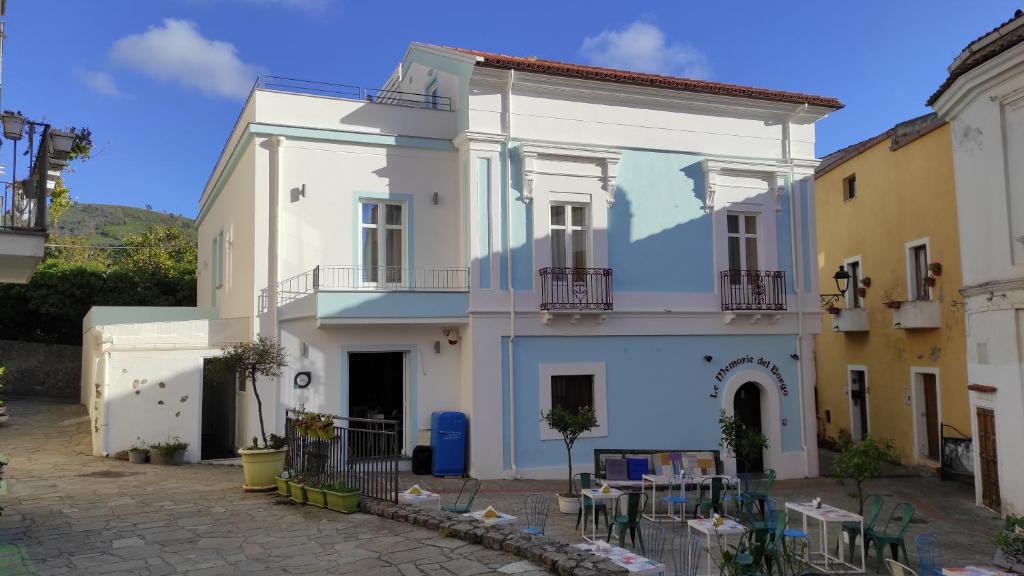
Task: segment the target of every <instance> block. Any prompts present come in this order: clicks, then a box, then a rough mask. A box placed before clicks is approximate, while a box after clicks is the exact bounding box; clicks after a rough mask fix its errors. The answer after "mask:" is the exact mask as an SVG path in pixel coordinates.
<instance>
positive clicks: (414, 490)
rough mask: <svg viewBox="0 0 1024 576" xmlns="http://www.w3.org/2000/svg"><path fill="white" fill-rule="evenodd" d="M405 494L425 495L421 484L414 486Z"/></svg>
mask: <svg viewBox="0 0 1024 576" xmlns="http://www.w3.org/2000/svg"><path fill="white" fill-rule="evenodd" d="M405 493H406V494H411V495H413V496H419V495H420V494H423V488H420V485H419V484H413V485H412V487H411V488H409V489H408V490H406V491H405Z"/></svg>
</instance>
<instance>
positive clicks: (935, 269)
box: [928, 262, 942, 276]
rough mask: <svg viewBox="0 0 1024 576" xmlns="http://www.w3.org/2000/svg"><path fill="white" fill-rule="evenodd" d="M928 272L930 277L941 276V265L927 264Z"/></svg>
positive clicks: (938, 263)
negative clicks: (930, 274)
mask: <svg viewBox="0 0 1024 576" xmlns="http://www.w3.org/2000/svg"><path fill="white" fill-rule="evenodd" d="M928 271H929V272H931V273H932V276H942V263H941V262H932V263H930V264H928Z"/></svg>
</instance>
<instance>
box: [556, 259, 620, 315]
mask: <svg viewBox="0 0 1024 576" xmlns="http://www.w3.org/2000/svg"><path fill="white" fill-rule="evenodd" d="M540 291H541V292H540V293H541V296H540V309H541V310H545V311H549V312H550V311H556V310H566V311H571V310H611V309H612V270H611V268H541V270H540Z"/></svg>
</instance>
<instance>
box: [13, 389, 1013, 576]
mask: <svg viewBox="0 0 1024 576" xmlns="http://www.w3.org/2000/svg"><path fill="white" fill-rule="evenodd" d="M9 405H10V411H11V414H12V418H11V421H10V423H8V424H7V425H6V426H2V427H0V452H4V453H6V454H7V455H8V457H9V459H10V460H11V464H10V466H9V467H8V472H7V474H6V475H5V476H6V478H7V479H9V480H11V491H10V494H9V495H8V496H6V497H0V505H2V506H4V507H5V510H4V512H3V515H2V516H0V575H7V574H141V575H145V574H150V575H160V574H178V573H184V574H195V575H201V574H252V575H262V574H348V573H353V574H356V573H360V574H395V575H401V576H414V575H416V574H425V575H445V576H448V575H450V574H455V575H466V576H471V575H476V574H494V573H504V574H511V573H520V574H527V575H528V576H534V575H536V574H543V573H544V572H541V571H539V570H538V569H537V568H536V567H535V566H533V565H531V564H529V563H526V562H522V561H521V560H520V559H518V558H516V557H513V556H510V555H508V554H503V553H500V552H494V551H490V550H486V549H484V548H482V547H480V546H476V545H470V544H465V543H463V542H462V541H459V540H454V539H449V538H443V537H441V536H440V535H439V534H437V533H435V532H431V531H428V530H425V529H421V528H415V527H412V526H410V525H408V524H404V523H399V522H392V521H389V520H385V519H381V518H377V517H374V516H367V515H362V514H355V515H351V516H344V515H340V514H337V513H333V512H329V511H324V510H320V509H315V508H310V507H304V506H298V505H292V504H287V503H283V501H282V499H280V498H277V497H276V496H273V495H267V494H245V493H243V492H242V491H241V490H240V489H239V483H240V480H241V470H240V469H239V468H237V467H234V466H214V465H186V466H182V467H158V466H153V465H131V464H128V463H127V462H121V461H117V460H113V459H106V458H96V457H93V456H91V455H89V444H88V441H89V440H88V429H87V426H88V423H87V418H86V416H85V410H84V408H83V407H81V406H74V405H67V404H54V403H45V402H37V401H28V400H14V401H11V402H9ZM588 457H589V455H588V454H583V453H582V452H580V453H579V454H577V460H586V459H587V458H588ZM903 472H904V473H905V474H906V475H905V476H902V477H893V478H885V479H880V480H875V481H872V482H871V483H870V484H869V485H868V486H867V488H866V490H867V492H868V493H879V494H882V495H883V496H884V497H885V501H886V506H885V509H884V511H883V515H884V516H886V517H887V515H888V513H889V511H890V510H891V509H892V507H893V506H894V505H895V504H896V503H897V502H901V501H907V502H910V503H912V504H913V505H914V506H915V508H916V509H917V515H916V516H915V520H914V522H913V523H912V524H911V526H910V530H909V533H908V538H907V543H908V548H909V551H910V554H911V556H912V559H911V562H910V564H911V565H912V566H915V567H916V565H917V559H916V548H915V546H914V543H913V539H914V538H915V537H916V536H917V535H918V534H921V533H924V532H929V533H931V534H934V535H935V536H936V538H938V540H939V543H940V545H941V548H942V554H943V559H944V563H945V564H946V565H966V564H971V563H988V562H990V561H991V558H992V552H993V545H992V537H993V535H994V534H995V533H996V531H997V530H998V528H999V527H1000V525H1001V521H1000V520H999V519H998V517H997V516H996V515H995V514H994V513H992V512H991V511H988V510H985V509H982V508H978V507H976V506H974V504H973V491H972V489H971V488H970V487H965V486H962V485H959V484H955V483H951V482H940V481H938V480H937V479H935V478H932V477H925V476H915V475H913V474H912V473H911V472H910V471H907V470H904V471H903ZM401 482H402V484H403V485H406V486H408V485H411V484H412V483H413V482H417V483H420V484H421V485H423V486H424V487H429V488H432V489H434V490H437V491H439V492H441V493H442V494H443V495H444V497H445V501H450V500H451V499H452V498H454V493H455V492H457V491H458V486H459V484H460V482H461V481H460V480H456V479H439V478H433V477H416V476H411V475H403V477H402V479H401ZM564 485H565V482H564V481H511V480H508V481H489V482H485V483H484V486H483V488H482V489H481V491H480V494H479V496H478V497H477V499H476V502H475V504H474V506H473V507H474V509H481V508H483V507H485V506H487V505H494V506H495V507H496V508H498V509H499V510H501V511H503V512H509V513H511V514H514V515H519V514H520V510H521V508H522V503H523V500H524V498H525V497H526V496H527V495H528V494H531V493H540V494H548V495H553V494H554V493H555V492H557V491H559V490H564ZM849 491H850V487H843V486H839V485H837V484H836V482H835V481H834V480H833V479H830V478H816V479H807V480H791V481H785V482H778V483H776V486H775V489H774V490H773V494H774V497H775V498H776V499H777V500H779V501H780V502H785V501H787V500H809V499H811V498H813V497H815V496H817V497H821V498H822V499H823V500H824V501H826V502H829V503H834V504H836V505H839V506H845V507H848V508H849V507H852V506H854V504H853V502H852V500H850V499H849V497H848V496H847V493H848V492H849ZM574 524H575V516H568V515H563V514H559V513H558V512H557V503H556V502H555V501H554V499H553V498H552V501H551V512H550V514H549V521H548V524H547V533H548V535H549V536H553V537H556V538H558V539H561V540H563V541H566V542H579V541H581V538H580V533H579V531H578V530H576V528H575V526H574ZM791 525H797V522H796V521H791ZM676 533H679V531H678V530H677V531H676ZM670 557H671V554H670V553H666V561H668V563H669V565H670V568H671V562H670V561H669V559H670ZM868 566H869V572H873V571H874V567H875V566H874V564H873V562H870V561H869V564H868ZM883 572H884V569H883Z"/></svg>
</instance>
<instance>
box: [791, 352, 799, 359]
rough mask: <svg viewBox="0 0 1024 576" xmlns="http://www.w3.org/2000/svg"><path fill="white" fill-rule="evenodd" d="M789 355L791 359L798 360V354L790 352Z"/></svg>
mask: <svg viewBox="0 0 1024 576" xmlns="http://www.w3.org/2000/svg"><path fill="white" fill-rule="evenodd" d="M789 357H790V358H792V359H793V360H799V359H800V355H799V354H795V353H794V354H790V355H789Z"/></svg>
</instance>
